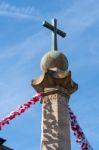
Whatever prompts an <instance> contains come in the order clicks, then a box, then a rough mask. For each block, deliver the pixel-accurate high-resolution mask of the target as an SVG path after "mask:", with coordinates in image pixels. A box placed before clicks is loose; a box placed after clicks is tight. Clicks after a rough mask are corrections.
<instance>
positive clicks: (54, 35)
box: [43, 18, 66, 51]
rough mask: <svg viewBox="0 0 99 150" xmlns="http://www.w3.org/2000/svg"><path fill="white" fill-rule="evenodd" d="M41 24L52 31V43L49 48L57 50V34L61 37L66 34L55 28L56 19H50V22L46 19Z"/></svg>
mask: <svg viewBox="0 0 99 150" xmlns="http://www.w3.org/2000/svg"><path fill="white" fill-rule="evenodd" d="M43 26H44V27H46V28H48V29H50V30H51V31H53V32H52V44H51V49H52V50H55V51H57V50H58V48H57V34H58V35H60V36H62V37H63V38H64V37H65V36H66V33H65V32H63V31H61V30H59V29H58V28H57V19H55V18H54V19H52V24H50V23H48V22H47V21H44V22H43Z"/></svg>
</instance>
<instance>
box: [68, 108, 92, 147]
mask: <svg viewBox="0 0 99 150" xmlns="http://www.w3.org/2000/svg"><path fill="white" fill-rule="evenodd" d="M68 110H69V115H70V123H71V129H72V130H73V131H74V135H75V137H76V142H77V143H79V144H80V148H81V150H93V148H92V147H91V145H90V144H89V142H88V140H87V138H86V136H85V134H84V132H83V131H82V129H81V127H80V125H79V124H78V122H77V118H76V116H75V115H74V113H73V112H72V110H71V108H70V107H68Z"/></svg>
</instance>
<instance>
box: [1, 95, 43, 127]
mask: <svg viewBox="0 0 99 150" xmlns="http://www.w3.org/2000/svg"><path fill="white" fill-rule="evenodd" d="M41 97H42V94H41V93H38V94H37V95H36V96H34V97H33V98H31V99H30V100H28V101H27V102H26V103H25V104H23V105H21V106H20V107H18V108H17V109H16V110H15V111H12V112H11V113H10V114H8V115H7V116H6V117H5V118H3V119H1V120H0V129H2V127H3V126H4V125H6V124H9V122H10V121H11V120H13V119H14V118H16V117H17V116H19V115H21V114H22V113H24V112H25V111H26V110H27V109H28V108H29V107H30V106H31V105H33V104H35V103H36V102H38V101H39V100H40V98H41Z"/></svg>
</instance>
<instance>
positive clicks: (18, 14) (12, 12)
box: [0, 2, 42, 20]
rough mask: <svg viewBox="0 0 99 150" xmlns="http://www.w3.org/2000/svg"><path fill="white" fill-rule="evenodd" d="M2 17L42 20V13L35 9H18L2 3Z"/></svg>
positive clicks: (0, 12)
mask: <svg viewBox="0 0 99 150" xmlns="http://www.w3.org/2000/svg"><path fill="white" fill-rule="evenodd" d="M0 16H6V17H13V18H18V19H35V20H41V18H42V17H41V13H40V12H39V11H38V10H37V9H35V8H34V7H25V8H24V7H23V8H18V7H16V6H14V5H10V4H8V3H5V2H2V3H0Z"/></svg>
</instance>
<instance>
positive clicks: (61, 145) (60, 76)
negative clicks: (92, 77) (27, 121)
mask: <svg viewBox="0 0 99 150" xmlns="http://www.w3.org/2000/svg"><path fill="white" fill-rule="evenodd" d="M32 86H33V87H34V89H35V90H36V91H37V92H43V98H42V100H41V102H42V134H41V150H71V142H70V127H69V114H68V109H67V105H68V102H69V97H70V95H71V94H72V93H74V92H75V91H76V90H77V89H78V85H77V84H76V83H75V82H74V81H73V80H72V79H71V72H70V71H67V70H66V71H63V70H60V69H58V68H51V69H49V70H47V72H45V73H43V74H42V75H41V76H40V77H38V78H36V79H35V80H32Z"/></svg>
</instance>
